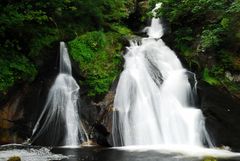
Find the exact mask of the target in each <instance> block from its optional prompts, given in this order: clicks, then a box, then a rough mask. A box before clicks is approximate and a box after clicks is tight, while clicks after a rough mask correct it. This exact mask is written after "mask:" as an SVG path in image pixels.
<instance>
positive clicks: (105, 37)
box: [68, 31, 121, 96]
mask: <svg viewBox="0 0 240 161" xmlns="http://www.w3.org/2000/svg"><path fill="white" fill-rule="evenodd" d="M117 37H119V35H118V34H116V33H103V32H102V31H93V32H88V33H85V34H84V35H81V36H79V37H77V38H76V39H74V40H72V41H70V42H69V43H68V45H69V49H70V55H71V56H72V58H73V59H74V60H75V61H76V62H78V64H79V68H80V70H81V71H82V72H83V74H84V76H85V78H86V80H85V82H86V84H87V85H88V88H89V91H88V95H89V96H96V95H101V94H104V93H106V92H107V91H108V90H109V87H110V85H111V84H112V82H113V80H114V79H116V77H117V75H118V74H119V72H120V70H119V64H120V62H121V61H120V54H119V52H120V49H121V44H120V43H119V42H118V39H117Z"/></svg>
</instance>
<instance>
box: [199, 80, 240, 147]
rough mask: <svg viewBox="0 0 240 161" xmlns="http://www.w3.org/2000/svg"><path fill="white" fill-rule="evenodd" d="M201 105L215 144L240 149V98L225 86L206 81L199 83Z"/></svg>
mask: <svg viewBox="0 0 240 161" xmlns="http://www.w3.org/2000/svg"><path fill="white" fill-rule="evenodd" d="M198 94H199V96H200V107H201V109H202V111H203V114H204V116H205V119H206V128H207V130H208V132H209V135H210V137H211V139H212V140H213V142H214V144H215V146H218V147H222V146H229V147H230V148H231V149H232V150H233V151H240V137H239V136H240V126H239V123H240V100H239V98H237V97H235V96H233V95H231V94H230V93H229V92H228V91H227V90H226V89H225V88H217V87H214V86H211V85H209V84H207V83H206V82H199V83H198Z"/></svg>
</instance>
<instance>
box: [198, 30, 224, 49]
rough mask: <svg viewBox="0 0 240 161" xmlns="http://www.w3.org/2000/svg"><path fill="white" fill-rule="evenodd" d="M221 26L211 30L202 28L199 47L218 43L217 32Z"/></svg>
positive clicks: (209, 46)
mask: <svg viewBox="0 0 240 161" xmlns="http://www.w3.org/2000/svg"><path fill="white" fill-rule="evenodd" d="M220 32H221V28H214V29H213V30H203V32H202V34H201V47H202V49H203V50H205V49H208V48H213V47H215V46H218V45H219V42H220V41H221V39H220V36H219V33H220Z"/></svg>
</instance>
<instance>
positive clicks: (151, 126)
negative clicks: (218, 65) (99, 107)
mask: <svg viewBox="0 0 240 161" xmlns="http://www.w3.org/2000/svg"><path fill="white" fill-rule="evenodd" d="M160 6H161V5H160V4H158V5H156V8H155V9H154V10H153V15H154V16H155V15H156V13H155V10H156V9H158V8H159V7H160ZM145 31H146V32H147V33H148V36H149V37H148V38H143V39H142V40H141V42H131V45H130V47H128V52H127V53H126V55H125V56H124V58H125V65H124V70H123V72H122V74H121V76H120V80H119V83H118V86H117V90H116V95H115V100H114V107H115V110H114V111H115V112H114V114H113V131H112V133H113V142H114V145H115V146H125V145H156V144H184V145H196V146H203V140H205V142H208V143H209V144H211V143H210V139H209V137H208V135H207V132H206V130H205V127H204V118H203V115H202V112H201V110H199V109H196V108H194V107H193V106H194V87H195V86H194V87H192V86H191V85H190V83H189V75H191V76H192V77H191V78H194V79H193V80H194V81H196V80H195V75H194V74H193V73H191V72H188V71H187V70H186V69H184V68H183V67H182V65H181V63H180V61H179V60H178V58H177V56H176V55H175V53H174V52H173V51H172V50H171V49H170V48H169V47H167V46H166V45H165V43H164V42H163V40H162V39H161V37H162V35H163V28H162V25H161V23H160V19H158V18H153V19H152V23H151V26H150V27H147V28H146V29H145ZM139 44H140V45H139ZM193 84H194V83H193Z"/></svg>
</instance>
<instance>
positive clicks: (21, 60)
mask: <svg viewBox="0 0 240 161" xmlns="http://www.w3.org/2000/svg"><path fill="white" fill-rule="evenodd" d="M0 69H1V70H0V92H7V90H8V89H9V88H10V87H11V86H13V84H14V83H17V82H21V81H27V82H30V81H32V80H33V79H34V78H35V76H36V74H37V70H36V68H35V66H34V65H33V64H32V63H31V62H30V61H29V60H28V59H27V58H26V57H25V56H11V55H9V56H0Z"/></svg>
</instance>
